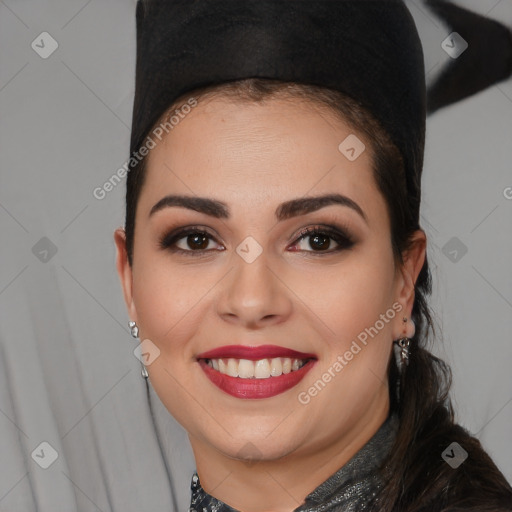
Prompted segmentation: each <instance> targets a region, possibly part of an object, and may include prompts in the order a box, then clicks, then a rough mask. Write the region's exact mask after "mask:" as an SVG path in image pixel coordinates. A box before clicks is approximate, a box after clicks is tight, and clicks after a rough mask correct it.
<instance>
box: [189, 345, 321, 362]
mask: <svg viewBox="0 0 512 512" xmlns="http://www.w3.org/2000/svg"><path fill="white" fill-rule="evenodd" d="M196 357H197V359H228V358H230V357H233V358H235V359H249V360H250V361H258V360H259V359H265V358H272V357H291V358H294V359H316V356H315V354H306V353H304V352H297V351H296V350H291V349H289V348H284V347H278V346H277V345H260V346H259V347H247V346H244V345H225V346H223V347H218V348H214V349H213V350H209V351H208V352H203V353H202V354H199V355H198V356H196Z"/></svg>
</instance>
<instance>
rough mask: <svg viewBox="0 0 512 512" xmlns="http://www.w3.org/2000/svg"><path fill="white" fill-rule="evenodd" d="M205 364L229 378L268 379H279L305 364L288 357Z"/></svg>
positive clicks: (221, 360) (232, 360)
mask: <svg viewBox="0 0 512 512" xmlns="http://www.w3.org/2000/svg"><path fill="white" fill-rule="evenodd" d="M207 364H208V366H210V367H211V368H213V369H214V370H217V371H219V372H220V373H223V374H224V375H229V376H230V377H240V378H242V379H251V378H256V379H268V378H269V377H279V376H280V375H283V374H287V373H290V372H295V371H297V370H298V369H299V368H301V367H302V366H304V364H306V360H304V359H291V358H290V357H274V358H272V359H259V360H258V361H251V360H249V359H235V358H229V359H209V360H208V361H207Z"/></svg>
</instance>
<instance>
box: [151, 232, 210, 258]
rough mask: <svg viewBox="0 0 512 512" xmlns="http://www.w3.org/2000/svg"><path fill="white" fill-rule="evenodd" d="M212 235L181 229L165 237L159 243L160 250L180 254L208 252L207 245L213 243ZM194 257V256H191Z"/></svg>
mask: <svg viewBox="0 0 512 512" xmlns="http://www.w3.org/2000/svg"><path fill="white" fill-rule="evenodd" d="M214 240H215V239H214V238H213V236H212V235H210V234H209V233H208V232H207V231H205V230H203V229H199V228H194V227H192V228H188V229H182V230H180V231H178V232H171V233H169V234H167V235H165V236H164V237H163V238H162V239H161V240H160V242H159V246H160V248H161V249H167V250H169V251H172V252H180V253H187V254H192V253H203V252H205V251H208V250H210V249H208V244H209V243H210V241H214ZM192 255H194V254H192Z"/></svg>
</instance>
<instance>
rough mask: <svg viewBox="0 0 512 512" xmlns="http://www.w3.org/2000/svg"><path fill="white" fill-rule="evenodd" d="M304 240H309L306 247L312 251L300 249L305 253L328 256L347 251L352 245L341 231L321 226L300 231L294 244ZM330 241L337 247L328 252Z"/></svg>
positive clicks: (349, 239)
mask: <svg viewBox="0 0 512 512" xmlns="http://www.w3.org/2000/svg"><path fill="white" fill-rule="evenodd" d="M304 239H309V243H308V246H309V247H310V248H311V249H312V251H308V250H307V249H302V250H306V251H307V252H317V253H325V252H327V253H329V254H330V253H333V252H338V251H341V250H343V249H348V248H350V247H352V246H353V245H354V242H353V241H352V239H351V238H350V237H349V236H348V235H346V234H344V233H343V232H342V231H340V230H338V229H336V228H329V227H321V226H315V227H312V228H311V227H310V228H306V229H304V230H303V231H301V233H300V235H299V238H298V240H297V241H296V242H295V244H297V243H300V242H302V241H303V240H304ZM332 241H334V242H336V243H337V244H338V247H337V248H335V249H332V250H328V249H329V247H330V245H331V242H332ZM299 250H300V249H299Z"/></svg>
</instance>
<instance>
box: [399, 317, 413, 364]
mask: <svg viewBox="0 0 512 512" xmlns="http://www.w3.org/2000/svg"><path fill="white" fill-rule="evenodd" d="M403 322H404V324H405V323H407V317H406V316H404V317H403ZM411 324H412V327H411V329H412V330H414V322H413V321H412V320H411ZM412 336H414V332H413V334H412V335H411V337H412ZM394 343H396V345H397V346H398V348H399V350H400V367H401V370H402V371H403V369H404V367H405V366H408V365H409V355H410V349H409V347H410V345H411V339H410V338H409V337H408V336H402V337H401V338H399V339H397V340H395V342H394Z"/></svg>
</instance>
